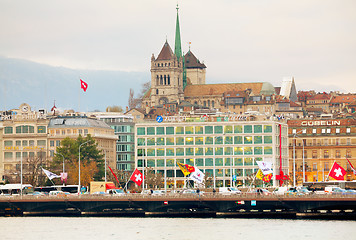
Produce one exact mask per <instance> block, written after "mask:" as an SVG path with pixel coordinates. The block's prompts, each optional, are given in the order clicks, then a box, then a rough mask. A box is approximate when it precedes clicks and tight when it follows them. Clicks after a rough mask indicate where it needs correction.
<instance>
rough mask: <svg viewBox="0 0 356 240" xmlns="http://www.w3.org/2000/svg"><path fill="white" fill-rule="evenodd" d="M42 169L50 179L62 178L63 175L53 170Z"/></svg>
mask: <svg viewBox="0 0 356 240" xmlns="http://www.w3.org/2000/svg"><path fill="white" fill-rule="evenodd" d="M42 170H43V171H44V173H45V174H46V175H47V177H48V178H49V180H52V179H53V178H60V177H61V176H59V175H57V174H54V173H53V172H50V171H48V170H46V169H44V168H42Z"/></svg>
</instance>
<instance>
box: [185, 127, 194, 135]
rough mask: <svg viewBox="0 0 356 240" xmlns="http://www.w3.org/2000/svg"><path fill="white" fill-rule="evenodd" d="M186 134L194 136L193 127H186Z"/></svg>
mask: <svg viewBox="0 0 356 240" xmlns="http://www.w3.org/2000/svg"><path fill="white" fill-rule="evenodd" d="M185 134H194V128H193V127H185Z"/></svg>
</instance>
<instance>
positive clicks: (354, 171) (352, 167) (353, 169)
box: [346, 158, 356, 175]
mask: <svg viewBox="0 0 356 240" xmlns="http://www.w3.org/2000/svg"><path fill="white" fill-rule="evenodd" d="M346 160H347V161H348V162H349V164H350V167H351V169H352V172H353V173H354V174H355V175H356V170H355V168H354V166H352V164H351V162H350V160H349V159H347V158H346Z"/></svg>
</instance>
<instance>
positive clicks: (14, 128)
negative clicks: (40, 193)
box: [0, 103, 49, 183]
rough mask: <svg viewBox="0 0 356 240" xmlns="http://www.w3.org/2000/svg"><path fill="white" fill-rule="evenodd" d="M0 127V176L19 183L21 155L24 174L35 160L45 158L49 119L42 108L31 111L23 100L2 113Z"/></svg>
mask: <svg viewBox="0 0 356 240" xmlns="http://www.w3.org/2000/svg"><path fill="white" fill-rule="evenodd" d="M0 117H1V127H0V130H1V131H0V148H1V154H0V176H1V180H3V181H9V182H11V183H19V182H20V175H21V159H22V162H23V176H24V179H26V175H27V174H28V173H29V171H31V169H30V168H31V167H32V165H33V164H34V163H35V162H37V163H40V164H42V165H46V163H47V162H48V160H49V159H48V154H47V153H48V147H47V126H48V121H49V120H48V119H47V117H46V115H45V114H44V112H42V111H41V112H36V111H32V109H31V107H30V106H29V105H28V104H26V103H23V104H21V105H20V107H19V109H12V110H9V111H5V112H2V113H1V116H0Z"/></svg>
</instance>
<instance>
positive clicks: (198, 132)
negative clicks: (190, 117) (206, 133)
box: [195, 126, 203, 134]
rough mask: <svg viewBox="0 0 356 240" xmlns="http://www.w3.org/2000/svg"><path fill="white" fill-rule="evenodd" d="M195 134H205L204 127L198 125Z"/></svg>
mask: <svg viewBox="0 0 356 240" xmlns="http://www.w3.org/2000/svg"><path fill="white" fill-rule="evenodd" d="M195 134H203V127H201V126H196V127H195Z"/></svg>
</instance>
